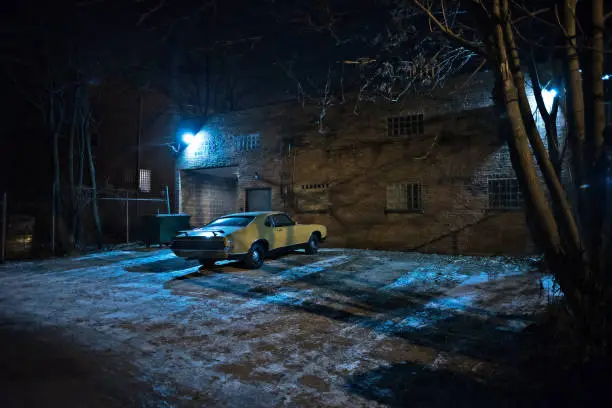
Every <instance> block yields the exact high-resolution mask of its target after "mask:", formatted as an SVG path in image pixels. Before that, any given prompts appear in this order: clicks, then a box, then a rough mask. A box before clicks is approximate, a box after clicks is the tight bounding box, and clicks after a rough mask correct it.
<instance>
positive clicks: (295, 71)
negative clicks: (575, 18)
mask: <svg viewBox="0 0 612 408" xmlns="http://www.w3.org/2000/svg"><path fill="white" fill-rule="evenodd" d="M399 3H402V2H400V1H399V0H369V1H368V0H362V1H354V0H353V1H350V0H316V1H311V0H293V1H280V0H230V1H202V0H200V1H194V0H181V1H176V0H173V1H161V2H160V1H159V0H143V1H136V0H81V1H73V2H70V1H57V2H45V1H40V0H25V1H20V2H12V3H9V4H8V5H5V6H4V10H3V13H2V15H1V16H0V27H1V30H2V36H0V38H1V39H0V63H1V65H2V70H1V74H0V81H1V86H2V89H3V90H4V92H2V93H1V95H2V96H1V97H2V106H3V109H2V110H1V112H2V113H1V115H2V123H3V126H2V130H0V132H2V134H1V139H2V142H1V143H2V145H1V149H2V150H1V151H2V160H1V162H2V178H0V189H5V188H8V189H9V190H15V191H18V193H17V195H20V196H23V197H26V196H27V197H30V198H32V197H35V193H34V192H35V191H45V190H48V188H46V186H47V185H48V180H46V179H45V176H47V175H48V174H49V172H50V168H49V154H48V152H49V148H50V145H49V143H50V140H49V139H50V138H49V135H48V132H46V131H45V129H44V127H43V126H42V120H41V111H40V109H38V108H37V107H36V105H37V104H40V101H41V90H44V89H45V87H46V86H47V85H48V84H49V81H51V82H53V83H54V84H55V85H57V84H58V83H60V82H62V81H65V82H66V81H67V82H68V83H70V82H71V81H82V82H89V83H100V82H104V81H108V80H111V79H113V80H121V81H125V82H127V83H131V84H133V85H135V86H141V87H151V88H155V89H157V90H160V91H162V92H165V93H167V94H168V95H170V96H171V97H173V99H175V100H176V99H179V98H182V99H183V100H185V101H187V102H189V103H198V100H195V99H194V98H195V96H194V93H193V92H191V93H189V92H188V91H187V90H189V89H190V86H191V85H192V84H193V83H194V81H197V83H199V84H200V86H201V87H202V88H206V85H208V88H209V89H211V92H212V93H215V94H216V95H217V97H216V99H214V98H213V100H212V102H210V103H211V106H210V107H209V108H210V109H211V110H215V111H223V110H227V109H241V108H246V107H249V106H253V105H257V104H266V103H270V102H276V101H280V100H289V99H295V98H296V91H297V83H298V82H299V83H300V85H301V86H302V89H303V90H304V92H305V93H306V94H307V95H308V96H311V97H313V98H316V97H319V96H320V93H321V90H322V89H323V88H324V85H325V83H326V81H327V79H328V77H329V78H331V80H332V81H333V83H334V92H337V91H338V84H339V82H340V78H342V79H343V86H344V89H345V90H346V91H350V90H351V89H355V87H356V86H358V84H359V83H360V82H359V81H360V80H361V79H362V78H360V74H362V72H361V71H360V70H359V68H357V67H356V66H355V65H347V64H343V61H345V60H357V59H359V58H373V59H376V60H377V62H378V63H379V64H380V63H382V62H385V61H390V62H394V61H395V62H397V61H399V60H401V59H406V57H407V56H408V59H409V58H410V57H411V56H412V55H414V54H415V53H418V52H423V53H425V54H426V55H427V54H429V55H431V54H433V53H435V52H437V51H438V49H439V44H438V43H436V38H435V37H434V38H432V37H431V34H430V30H429V25H428V23H427V18H425V17H424V16H423V15H420V16H419V15H417V16H416V18H406V16H405V15H403V14H402V13H399V14H398V13H397V4H399ZM544 3H550V2H543V4H544ZM459 18H466V16H465V14H461V15H460V17H459ZM610 20H612V19H610ZM464 33H465V35H466V36H470V35H471V34H470V31H469V30H465V31H464ZM463 62H464V61H457V64H460V63H463ZM480 62H481V60H480V59H478V58H472V59H471V60H470V61H469V63H468V64H466V65H465V66H464V67H463V69H465V70H469V69H472V70H473V69H474V67H477V66H479V65H480ZM207 64H208V70H209V71H208V73H209V74H208V77H206V75H205V73H206V72H207V69H206V67H207ZM205 78H208V80H206V79H205ZM228 84H231V86H232V87H233V94H234V97H233V102H231V103H230V102H228V101H227V100H226V99H227V98H225V97H223V96H222V94H223V92H225V91H224V89H227V87H228V86H229V85H228ZM177 95H178V96H177ZM219 95H221V96H219ZM201 98H202V96H201V95H200V102H201ZM230 105H231V106H230ZM22 201H23V200H22ZM26 201H27V200H26Z"/></svg>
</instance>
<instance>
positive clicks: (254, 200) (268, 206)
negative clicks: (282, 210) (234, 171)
mask: <svg viewBox="0 0 612 408" xmlns="http://www.w3.org/2000/svg"><path fill="white" fill-rule="evenodd" d="M246 210H247V211H270V210H272V190H271V189H269V188H249V189H247V190H246Z"/></svg>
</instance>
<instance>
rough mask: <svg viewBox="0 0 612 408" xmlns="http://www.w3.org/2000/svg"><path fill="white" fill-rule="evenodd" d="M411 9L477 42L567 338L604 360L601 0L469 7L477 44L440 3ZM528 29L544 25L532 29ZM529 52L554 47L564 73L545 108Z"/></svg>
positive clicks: (503, 1) (606, 271) (609, 319)
mask: <svg viewBox="0 0 612 408" xmlns="http://www.w3.org/2000/svg"><path fill="white" fill-rule="evenodd" d="M412 3H413V4H414V5H416V6H417V7H419V8H420V9H421V10H423V11H424V12H426V13H427V14H428V16H429V19H430V21H431V23H432V26H433V27H435V29H434V31H436V32H437V33H440V34H442V35H444V36H446V37H447V38H449V39H451V40H453V41H455V42H456V43H457V44H458V45H461V46H464V47H472V46H475V45H477V43H476V42H475V41H477V42H478V44H482V45H478V46H479V47H482V48H483V49H484V50H485V52H484V54H483V55H484V56H485V57H486V60H487V64H488V66H489V67H490V68H492V69H493V71H494V73H495V75H496V82H497V83H496V88H495V95H494V97H495V99H496V101H497V102H498V104H499V105H500V107H501V108H502V111H503V112H505V113H506V115H507V120H508V123H509V128H510V131H509V132H508V134H507V135H505V136H506V138H507V142H508V147H509V151H510V155H511V159H512V163H513V167H514V170H515V172H516V175H517V177H518V180H519V183H520V186H521V190H522V192H523V196H524V199H525V210H526V214H527V217H528V219H529V220H530V222H533V223H534V226H535V228H534V232H533V235H534V239H535V241H536V242H537V243H538V244H539V247H540V248H541V249H542V250H543V251H544V254H545V259H546V261H547V263H548V265H549V267H550V269H551V270H552V272H553V273H554V275H555V277H556V279H557V281H558V283H559V285H560V287H561V289H562V291H563V293H564V295H565V302H566V304H567V306H568V310H569V312H570V316H571V317H572V320H573V322H574V323H575V330H574V331H573V333H574V334H575V335H576V336H577V337H578V338H579V339H580V344H583V345H585V347H584V349H583V350H582V351H584V353H585V354H586V355H587V356H589V357H592V358H595V359H596V358H597V357H600V356H609V353H610V344H611V343H610V339H612V295H611V294H612V279H611V278H610V276H611V275H610V272H611V271H612V262H611V261H612V258H611V255H610V250H612V248H611V245H612V240H611V238H612V236H611V235H610V231H611V230H610V222H611V221H612V214H611V212H610V197H609V192H608V189H607V186H606V180H607V172H608V167H609V161H608V158H607V156H606V154H605V151H604V128H605V118H604V95H603V90H604V87H603V77H604V57H605V55H606V54H605V52H604V32H605V30H604V16H605V15H606V10H605V9H604V1H603V0H593V1H591V2H588V3H586V4H585V6H584V7H585V8H586V7H590V10H583V9H580V8H579V7H578V2H577V1H576V0H564V1H559V2H548V4H547V6H549V7H544V8H540V9H534V8H533V7H531V4H530V2H524V4H522V3H519V2H510V1H509V0H490V1H484V0H470V1H469V2H467V3H466V9H465V11H466V17H468V18H469V20H470V24H471V26H470V27H471V31H470V32H471V33H474V35H476V38H467V37H466V36H465V35H462V34H461V33H460V32H458V31H457V30H455V29H454V28H453V27H451V26H450V25H449V24H448V23H447V20H446V19H445V16H446V15H447V13H448V7H447V5H446V4H445V2H444V1H429V2H425V1H421V0H413V1H412ZM447 3H448V2H447ZM464 3H465V2H464ZM607 11H608V12H609V10H607ZM441 16H444V18H443V17H441ZM535 24H541V25H542V26H543V27H540V29H539V30H538V29H537V28H536V29H534V28H533V25H535ZM578 27H581V30H580V31H579V29H578ZM582 27H584V29H582ZM544 29H545V30H546V32H545V34H544V32H543V31H542V30H544ZM537 34H539V36H540V38H536V37H535V36H536V35H537ZM542 38H547V41H543V40H542ZM534 50H535V52H542V50H544V51H547V52H550V51H551V50H555V54H556V55H555V56H556V62H557V63H558V64H560V65H561V67H562V70H561V72H562V73H563V75H562V76H561V75H559V76H555V74H556V72H555V70H554V69H551V70H550V71H549V72H548V74H549V75H551V76H552V77H553V81H554V82H555V83H556V84H557V85H558V86H559V87H560V88H561V89H562V92H560V93H559V95H558V98H557V99H556V100H555V101H554V102H553V106H552V108H551V110H550V111H549V110H548V109H547V108H546V107H545V106H544V101H543V99H542V98H541V89H542V87H541V84H540V82H539V81H540V78H539V72H538V69H537V65H536V63H535V61H534V53H535V52H534ZM525 70H527V71H528V72H529V73H530V77H531V83H532V84H533V85H534V86H533V88H534V91H535V93H536V102H537V106H538V110H539V113H540V115H541V116H542V118H543V120H544V122H545V129H546V137H547V140H548V148H547V147H546V146H545V145H544V143H543V140H542V135H540V133H539V132H538V128H537V126H536V123H535V120H534V116H533V112H532V111H531V108H530V105H529V101H528V97H527V90H526V80H525V74H524V71H525ZM564 105H565V109H563V112H564V114H565V116H566V121H567V136H566V137H567V143H568V150H569V154H570V156H571V162H570V165H569V166H568V169H567V170H569V172H570V174H571V178H572V181H573V182H572V185H567V184H564V183H563V181H564V180H563V179H562V152H563V151H564V150H565V149H564V148H560V147H559V138H558V129H557V127H556V123H557V121H556V116H557V114H558V110H559V108H560V107H563V106H564ZM534 157H535V160H534ZM538 173H540V174H541V175H542V179H543V183H542V181H541V179H540V177H538Z"/></svg>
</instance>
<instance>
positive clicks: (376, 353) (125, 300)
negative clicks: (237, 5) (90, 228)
mask: <svg viewBox="0 0 612 408" xmlns="http://www.w3.org/2000/svg"><path fill="white" fill-rule="evenodd" d="M551 288H552V285H551V281H550V278H548V277H546V276H540V275H539V274H538V273H536V272H533V271H529V265H528V262H527V261H526V260H521V259H509V258H479V257H456V256H454V257H453V256H439V255H424V254H417V253H396V252H383V251H364V250H344V249H327V250H323V251H321V252H320V253H319V254H318V255H316V256H307V255H305V254H300V253H295V254H290V255H287V256H282V257H279V258H277V259H271V260H267V261H266V264H265V265H264V266H263V268H261V269H260V270H256V271H252V270H246V269H242V268H240V267H239V266H238V265H235V264H232V263H226V264H224V265H218V266H216V267H215V268H213V270H212V271H210V270H208V271H207V270H203V269H200V268H199V266H198V265H196V264H195V263H194V262H186V261H183V260H181V259H179V258H176V257H175V256H174V255H173V254H172V253H171V252H169V251H167V250H159V251H153V252H151V251H114V252H107V253H101V254H94V255H89V256H84V257H76V258H64V259H56V260H51V261H40V262H37V261H35V262H21V263H11V264H5V265H0V329H1V331H0V336H3V340H2V341H1V342H0V346H2V347H3V348H4V349H5V352H6V350H7V347H8V350H9V351H11V350H12V352H14V353H15V356H22V355H27V356H29V357H28V360H33V359H34V358H35V357H36V356H37V355H38V354H36V353H34V352H32V353H31V352H30V350H31V349H36V350H37V352H38V353H39V354H44V355H45V356H46V357H45V358H50V357H48V356H49V355H50V354H52V353H56V350H57V347H60V349H61V352H60V354H61V355H62V356H63V357H58V358H56V359H55V360H54V361H53V362H52V363H53V364H51V365H52V366H56V365H57V361H56V360H58V359H59V360H60V361H63V362H64V363H65V364H64V365H63V366H62V365H61V364H60V368H59V369H58V370H57V371H56V372H51V373H46V374H44V375H42V377H40V379H39V380H32V379H31V378H30V377H31V374H30V372H31V371H38V369H31V370H30V371H28V370H27V367H26V368H23V367H22V366H21V363H20V362H19V361H21V360H19V361H15V360H18V359H21V358H22V357H14V358H12V360H11V361H10V364H9V367H12V370H13V371H14V370H17V371H18V372H20V373H21V376H17V378H13V377H11V374H10V370H11V368H9V374H7V372H6V370H5V372H4V373H3V374H2V376H1V377H0V379H1V380H2V381H1V382H2V385H1V386H0V404H2V394H5V396H4V397H5V403H4V404H3V406H7V405H6V403H7V402H6V401H8V403H13V404H16V405H15V406H26V403H27V402H29V403H32V404H35V405H36V406H60V404H63V405H61V406H64V407H68V406H105V407H110V406H127V405H129V404H133V405H134V406H189V407H191V406H211V407H276V406H287V407H294V406H295V407H298V406H300V407H301V406H304V407H361V406H411V407H418V406H425V407H430V406H471V407H473V406H491V407H493V406H495V407H497V406H515V405H516V404H517V403H518V402H517V401H518V400H517V399H516V398H520V395H517V393H515V392H513V391H512V390H508V389H506V388H505V387H504V386H503V384H501V385H500V381H497V380H496V378H497V377H499V376H500V373H505V374H507V373H509V372H512V369H513V367H514V365H515V361H514V358H513V353H516V350H517V349H520V347H521V346H520V345H521V344H522V343H521V341H522V337H523V336H519V334H518V332H519V331H520V330H521V329H522V328H524V327H525V326H526V325H527V324H529V323H530V321H531V320H532V319H533V317H534V313H536V312H538V311H541V310H542V308H543V306H544V305H545V304H546V303H547V301H548V299H549V297H550V296H551V293H550V292H551ZM9 331H10V333H17V334H16V335H15V336H18V338H17V339H16V340H15V339H13V338H12V337H10V336H13V335H12V334H11V335H10V336H9V334H7V333H9ZM24 333H26V334H24ZM28 335H29V336H30V337H31V338H33V339H35V340H31V339H29V338H28V337H27V336H28ZM7 336H9V337H7ZM24 336H25V337H24ZM7 339H9V340H7ZM29 341H33V342H34V343H35V344H34V345H32V346H31V347H30V345H29V343H28V342H29ZM58 342H60V343H61V346H58V345H57V343H58ZM5 343H6V344H5ZM45 345H46V346H45ZM74 345H77V346H78V347H75V346H74ZM45 347H48V348H45ZM41 350H45V352H44V353H42V352H41ZM66 350H68V351H66ZM76 350H78V351H76ZM62 353H63V354H62ZM4 358H5V359H6V358H7V357H4ZM67 361H72V362H75V361H76V362H75V363H74V364H75V365H76V367H77V368H74V367H72V366H70V367H69V368H66V366H67V365H68V363H67ZM2 362H3V360H2V359H0V363H2ZM5 363H6V362H5ZM39 363H40V361H36V362H32V361H30V362H29V363H28V364H39ZM71 364H72V363H71ZM15 367H17V368H15ZM62 370H69V371H70V370H72V371H71V373H72V374H71V375H68V374H65V373H64V374H65V375H66V376H68V377H69V378H68V379H69V381H68V380H67V381H64V382H62V383H61V384H60V382H59V380H58V377H61V376H62V375H64V374H62ZM89 370H94V371H95V373H93V374H92V373H90V372H89ZM24 373H27V374H24ZM505 374H504V375H505ZM500 378H501V377H500ZM55 380H57V381H56V385H57V386H58V387H60V388H59V389H60V391H61V392H60V391H57V388H53V386H52V385H49V384H50V382H51V383H53V381H55ZM79 381H81V382H79ZM83 381H85V382H86V384H85V385H83ZM100 384H102V385H100ZM61 387H63V388H61ZM71 387H73V388H80V389H81V393H73V395H72V396H70V390H71V389H72V388H71ZM87 387H89V388H87ZM509 388H514V387H509ZM50 389H55V390H56V391H52V390H50ZM11 390H12V391H13V394H15V393H16V392H17V391H16V390H18V391H19V393H20V394H19V395H17V396H16V395H12V394H10V392H11ZM83 390H85V391H83ZM515 390H516V389H515ZM64 391H65V392H64ZM518 391H519V392H518V394H520V390H518ZM121 393H125V394H130V395H131V397H130V398H131V399H129V398H128V399H127V400H126V399H124V400H121V399H120V394H121ZM109 394H112V395H114V396H115V397H116V399H108V400H104V401H100V400H101V399H104V398H107V397H108V398H110V397H109ZM7 395H8V397H7ZM35 395H39V396H44V398H43V397H40V398H38V399H35V397H34V396H35ZM20 398H23V399H20ZM33 398H34V399H33ZM88 399H90V400H91V401H89V400H88ZM94 399H96V401H93V400H94ZM73 404H74V405H73ZM96 404H98V405H96ZM523 405H524V404H523Z"/></svg>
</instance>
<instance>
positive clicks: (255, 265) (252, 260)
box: [244, 243, 266, 269]
mask: <svg viewBox="0 0 612 408" xmlns="http://www.w3.org/2000/svg"><path fill="white" fill-rule="evenodd" d="M265 256H266V249H265V248H264V246H263V245H261V244H258V243H255V244H253V245H251V249H249V253H248V254H247V255H246V257H245V259H244V264H245V265H246V266H247V267H248V268H250V269H259V268H261V266H262V265H263V263H264V258H265Z"/></svg>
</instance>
